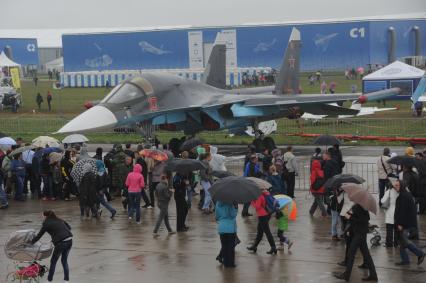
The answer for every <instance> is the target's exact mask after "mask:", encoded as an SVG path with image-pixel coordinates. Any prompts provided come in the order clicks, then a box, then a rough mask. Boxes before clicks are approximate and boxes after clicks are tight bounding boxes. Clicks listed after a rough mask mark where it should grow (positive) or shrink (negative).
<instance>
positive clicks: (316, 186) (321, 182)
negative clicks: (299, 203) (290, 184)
mask: <svg viewBox="0 0 426 283" xmlns="http://www.w3.org/2000/svg"><path fill="white" fill-rule="evenodd" d="M324 183H325V178H324V177H317V178H316V179H315V182H314V183H313V184H312V190H314V191H318V190H319V189H321V188H322V186H323V185H324Z"/></svg>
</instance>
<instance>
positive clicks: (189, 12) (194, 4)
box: [0, 0, 426, 47]
mask: <svg viewBox="0 0 426 283" xmlns="http://www.w3.org/2000/svg"><path fill="white" fill-rule="evenodd" d="M0 7H1V9H0V37H13V38H14V37H17V38H19V37H20V38H25V37H30V38H34V37H35V38H37V39H38V44H39V46H41V47H59V46H61V45H62V44H61V43H62V42H61V36H62V34H64V33H79V32H81V33H91V32H108V31H125V30H128V31H132V30H143V29H146V28H153V27H160V28H161V27H172V26H196V27H200V26H226V25H241V24H253V23H276V22H302V21H316V20H320V21H329V20H338V19H348V18H350V19H355V18H357V19H362V18H364V19H365V18H368V19H371V18H381V17H382V16H385V15H386V16H389V15H400V14H404V16H403V17H405V18H410V17H413V15H411V14H413V13H414V14H415V15H414V17H419V15H420V17H422V18H426V0H292V1H290V0H150V1H146V0H0ZM16 12H17V13H16ZM387 18H393V17H387Z"/></svg>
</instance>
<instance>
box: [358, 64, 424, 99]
mask: <svg viewBox="0 0 426 283" xmlns="http://www.w3.org/2000/svg"><path fill="white" fill-rule="evenodd" d="M424 74H425V71H424V70H422V69H419V68H416V67H413V66H411V65H408V64H405V63H402V62H400V61H395V62H393V63H391V64H389V65H387V66H385V67H383V68H381V69H380V70H377V71H375V72H374V73H371V74H369V75H367V76H365V77H364V78H363V79H362V89H363V93H369V92H373V91H378V90H383V89H389V88H393V87H399V88H400V89H401V95H400V97H406V98H409V97H411V96H412V95H413V92H414V90H415V89H416V87H417V85H418V83H419V81H420V79H421V78H422V77H423V75H424Z"/></svg>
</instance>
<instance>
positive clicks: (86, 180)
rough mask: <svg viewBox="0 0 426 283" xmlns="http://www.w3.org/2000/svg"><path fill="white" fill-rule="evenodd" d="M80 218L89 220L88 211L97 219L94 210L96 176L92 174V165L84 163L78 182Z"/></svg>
mask: <svg viewBox="0 0 426 283" xmlns="http://www.w3.org/2000/svg"><path fill="white" fill-rule="evenodd" d="M79 188H80V195H79V204H80V216H81V218H82V219H83V217H84V215H86V217H87V218H89V210H90V211H92V216H93V217H97V216H98V213H97V210H96V202H97V200H98V199H97V194H96V175H95V174H94V173H93V172H92V165H91V164H89V163H86V164H84V165H83V178H82V179H81V182H80V186H79Z"/></svg>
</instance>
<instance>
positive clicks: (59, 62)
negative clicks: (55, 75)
mask: <svg viewBox="0 0 426 283" xmlns="http://www.w3.org/2000/svg"><path fill="white" fill-rule="evenodd" d="M44 66H45V70H46V71H48V70H51V71H53V70H56V71H59V72H63V71H64V57H60V58H57V59H54V60H52V61H50V62H47V63H46V64H44Z"/></svg>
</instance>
